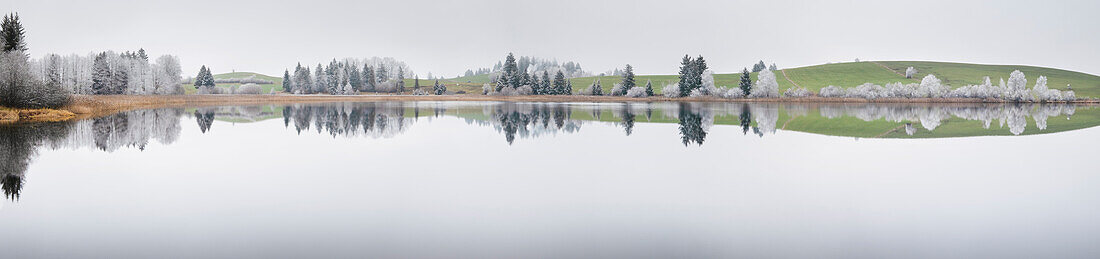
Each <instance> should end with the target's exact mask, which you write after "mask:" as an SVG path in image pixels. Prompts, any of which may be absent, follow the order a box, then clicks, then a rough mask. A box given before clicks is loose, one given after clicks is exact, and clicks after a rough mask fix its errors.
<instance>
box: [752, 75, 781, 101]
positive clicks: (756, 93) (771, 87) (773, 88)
mask: <svg viewBox="0 0 1100 259" xmlns="http://www.w3.org/2000/svg"><path fill="white" fill-rule="evenodd" d="M750 96H752V97H756V98H775V97H779V82H778V81H776V80H775V73H772V71H770V70H767V69H764V70H760V73H759V74H757V75H756V85H755V86H753V87H752V93H751V94H750Z"/></svg>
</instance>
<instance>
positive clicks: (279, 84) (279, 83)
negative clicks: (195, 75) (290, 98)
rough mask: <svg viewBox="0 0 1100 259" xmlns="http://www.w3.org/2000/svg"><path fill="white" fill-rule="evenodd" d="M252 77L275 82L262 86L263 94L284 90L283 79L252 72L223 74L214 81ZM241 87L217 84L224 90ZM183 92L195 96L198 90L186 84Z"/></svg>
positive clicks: (215, 76)
mask: <svg viewBox="0 0 1100 259" xmlns="http://www.w3.org/2000/svg"><path fill="white" fill-rule="evenodd" d="M251 76H255V77H256V79H263V80H268V81H271V82H273V84H262V85H260V87H261V88H263V93H268V92H270V91H271V90H272V89H275V91H276V92H279V91H282V90H283V78H282V77H274V76H268V75H264V74H260V73H252V72H233V73H223V74H217V75H214V79H231V78H248V77H251ZM240 85H241V84H217V86H218V87H223V88H226V89H228V88H229V87H233V86H240ZM183 90H184V92H185V93H187V94H194V93H195V92H196V91H197V90H195V85H194V84H184V85H183Z"/></svg>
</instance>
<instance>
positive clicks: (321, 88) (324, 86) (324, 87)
mask: <svg viewBox="0 0 1100 259" xmlns="http://www.w3.org/2000/svg"><path fill="white" fill-rule="evenodd" d="M327 77H328V76H326V75H325V69H324V67H321V64H317V68H315V69H314V70H313V91H312V92H313V93H315V94H316V93H325V91H328V83H329V82H328V80H327Z"/></svg>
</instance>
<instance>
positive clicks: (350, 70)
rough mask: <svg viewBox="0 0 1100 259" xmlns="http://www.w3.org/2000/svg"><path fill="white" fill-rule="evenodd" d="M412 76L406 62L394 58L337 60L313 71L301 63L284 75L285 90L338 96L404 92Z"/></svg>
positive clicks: (320, 65)
mask: <svg viewBox="0 0 1100 259" xmlns="http://www.w3.org/2000/svg"><path fill="white" fill-rule="evenodd" d="M360 67H361V68H362V70H360V69H359V68H360ZM410 73H411V72H410V71H409V70H408V66H407V65H405V63H404V62H399V61H396V60H394V59H392V58H371V59H366V60H357V59H350V58H349V59H344V60H343V61H337V60H336V59H333V60H332V61H331V62H329V64H328V65H322V64H317V66H316V67H315V68H314V69H313V70H312V72H311V71H310V68H309V67H308V66H305V67H303V66H302V64H301V63H299V64H298V65H297V66H296V67H295V68H294V73H293V74H292V73H291V72H290V71H289V70H286V71H284V72H283V91H285V92H287V93H295V94H334V95H335V94H355V93H359V92H384V93H393V92H403V91H405V76H406V75H407V74H410Z"/></svg>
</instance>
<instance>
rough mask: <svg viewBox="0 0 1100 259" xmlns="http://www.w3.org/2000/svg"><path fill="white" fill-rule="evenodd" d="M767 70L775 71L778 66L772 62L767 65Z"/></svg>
mask: <svg viewBox="0 0 1100 259" xmlns="http://www.w3.org/2000/svg"><path fill="white" fill-rule="evenodd" d="M768 70H771V71H776V70H779V67H777V66H775V63H772V65H771V66H769V67H768Z"/></svg>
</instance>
